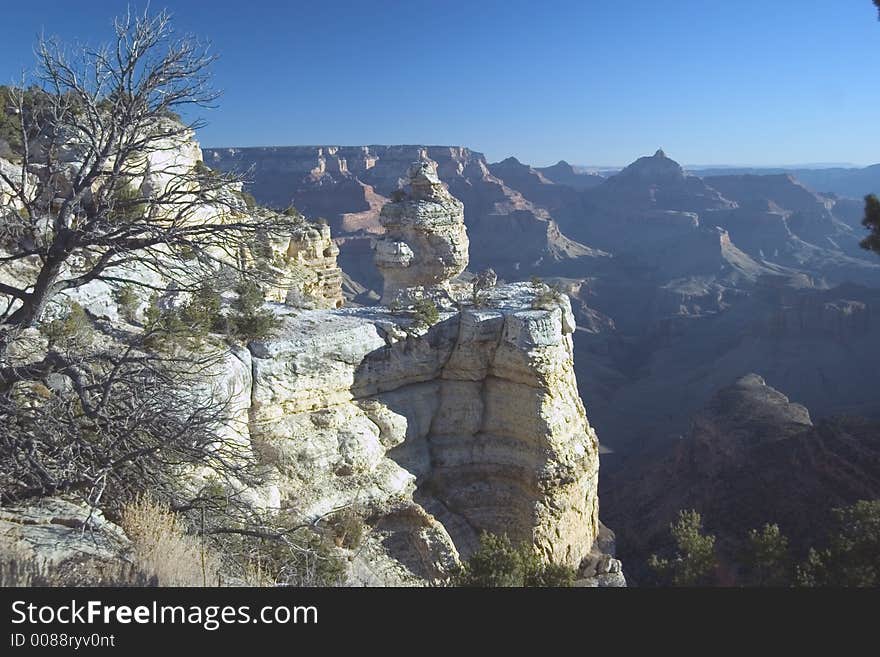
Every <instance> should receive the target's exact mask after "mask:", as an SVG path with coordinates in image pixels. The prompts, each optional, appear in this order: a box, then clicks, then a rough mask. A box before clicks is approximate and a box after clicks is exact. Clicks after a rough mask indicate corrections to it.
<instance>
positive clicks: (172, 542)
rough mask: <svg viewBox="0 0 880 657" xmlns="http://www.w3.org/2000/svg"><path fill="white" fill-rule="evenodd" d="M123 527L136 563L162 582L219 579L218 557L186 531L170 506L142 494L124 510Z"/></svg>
mask: <svg viewBox="0 0 880 657" xmlns="http://www.w3.org/2000/svg"><path fill="white" fill-rule="evenodd" d="M122 528H123V529H124V530H125V533H126V534H127V535H128V537H129V538H130V539H131V541H132V544H133V546H132V547H133V560H134V563H135V564H136V565H137V567H138V568H139V569H140V570H141V571H143V572H145V573H150V574H151V575H155V577H156V578H157V579H158V582H159V586H213V585H216V584H217V583H218V582H219V581H220V573H221V564H220V560H219V558H218V557H217V556H216V555H215V554H214V553H212V552H211V551H209V550H208V548H207V547H206V546H205V544H204V543H203V542H202V541H201V540H200V539H199V538H198V537H196V536H193V535H191V534H187V532H186V527H185V526H184V524H183V521H182V520H181V518H180V516H178V515H177V514H176V513H174V512H173V511H172V510H171V509H169V508H168V507H167V506H164V505H161V504H158V503H156V502H154V501H153V500H151V499H150V498H149V497H144V496H142V497H139V498H137V499H136V500H135V501H134V502H131V503H130V504H128V505H126V507H125V509H124V510H123V512H122Z"/></svg>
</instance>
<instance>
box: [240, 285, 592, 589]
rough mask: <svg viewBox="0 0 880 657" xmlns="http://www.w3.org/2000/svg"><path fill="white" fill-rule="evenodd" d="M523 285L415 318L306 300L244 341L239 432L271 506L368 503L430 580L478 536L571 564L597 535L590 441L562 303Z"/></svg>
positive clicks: (386, 538)
mask: <svg viewBox="0 0 880 657" xmlns="http://www.w3.org/2000/svg"><path fill="white" fill-rule="evenodd" d="M535 295H536V291H535V289H534V288H533V287H532V286H530V285H527V284H518V285H512V286H504V287H498V288H494V289H492V290H491V291H490V292H489V298H488V300H487V302H486V305H485V307H484V308H480V309H467V310H463V311H461V312H460V313H444V314H443V315H442V317H441V321H440V322H439V323H438V324H436V325H434V326H433V327H432V328H430V329H424V328H414V327H413V320H412V318H410V317H409V316H407V315H405V314H400V313H391V312H389V311H388V310H387V309H375V310H371V309H364V308H361V309H342V310H333V311H315V312H309V313H304V314H301V315H298V316H295V317H289V318H287V319H285V321H284V325H283V329H282V332H281V334H280V335H279V336H278V337H277V338H275V339H272V340H267V341H262V342H259V343H253V344H252V345H251V352H252V355H253V359H252V360H253V382H252V406H251V410H250V418H251V428H250V431H251V439H252V441H253V443H254V445H255V448H256V449H257V450H258V451H259V452H260V453H261V454H262V455H263V458H264V460H265V462H266V463H267V464H270V465H273V466H274V467H276V468H277V470H278V473H279V475H278V480H279V482H280V487H281V492H282V500H283V501H282V505H283V506H285V507H287V508H288V509H289V510H290V511H291V512H294V513H295V514H296V515H297V516H300V517H302V518H306V519H310V520H314V519H316V518H320V517H321V516H322V515H325V514H328V513H330V512H332V511H334V510H336V509H339V508H345V507H347V506H352V505H354V506H360V507H365V508H367V509H369V511H368V513H367V514H366V515H367V516H369V517H371V520H370V522H371V525H372V526H373V528H374V532H373V533H374V534H375V536H376V537H377V538H376V541H378V542H379V543H381V546H382V549H384V550H385V551H386V552H387V553H388V554H390V555H391V556H392V557H393V558H394V559H395V560H396V561H397V562H398V563H400V564H403V566H404V567H405V569H406V570H407V571H408V573H409V575H410V576H413V575H415V576H418V577H421V578H425V577H427V578H434V577H441V576H443V575H444V574H446V573H448V571H449V568H450V567H451V565H452V564H454V563H455V562H456V561H457V559H458V555H459V554H463V555H465V556H466V555H467V554H469V552H470V551H471V549H473V547H474V546H475V543H476V539H477V537H478V533H479V532H480V531H490V532H496V533H507V534H508V535H509V536H510V537H511V538H512V539H514V540H516V541H527V542H529V543H531V544H533V545H534V546H535V548H536V550H537V551H538V552H539V553H540V554H541V555H543V556H544V558H546V559H548V560H553V561H557V562H561V563H567V564H569V565H572V566H577V565H579V564H580V562H581V560H582V559H584V557H586V556H587V555H589V554H590V552H591V550H592V548H593V545H594V542H595V539H596V537H597V533H598V517H597V513H598V500H597V497H596V487H597V469H598V444H597V440H596V435H595V432H594V431H593V430H592V428H591V427H590V425H589V423H588V422H587V419H586V415H585V412H584V407H583V404H582V402H581V400H580V398H579V397H578V394H577V387H576V381H575V377H574V369H573V361H572V339H571V333H572V331H573V330H574V319H573V317H572V315H571V310H570V306H569V304H568V302H567V300H566V299H565V298H560V299H559V300H557V301H556V302H554V303H553V304H552V305H550V306H548V309H533V307H532V306H533V302H534V299H535Z"/></svg>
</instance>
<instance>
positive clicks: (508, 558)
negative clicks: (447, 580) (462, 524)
mask: <svg viewBox="0 0 880 657" xmlns="http://www.w3.org/2000/svg"><path fill="white" fill-rule="evenodd" d="M574 580H575V571H574V569H572V568H569V567H567V566H564V565H561V564H545V563H544V562H542V561H541V558H540V557H539V556H538V555H537V554H536V553H535V551H534V550H533V549H532V548H531V546H529V545H527V544H522V545H519V546H514V545H513V544H512V543H511V542H510V539H509V538H508V537H507V535H505V534H502V535H500V536H499V535H496V534H489V533H484V534H483V535H482V536H480V547H479V549H477V551H476V552H475V553H474V554H473V556H472V557H471V558H470V559H469V560H468V562H467V563H466V564H464V565H463V566H462V569H461V572H460V573H459V574H458V575H457V576H456V577H455V580H454V583H455V585H456V586H469V587H523V586H526V587H558V586H571V585H572V584H573V583H574Z"/></svg>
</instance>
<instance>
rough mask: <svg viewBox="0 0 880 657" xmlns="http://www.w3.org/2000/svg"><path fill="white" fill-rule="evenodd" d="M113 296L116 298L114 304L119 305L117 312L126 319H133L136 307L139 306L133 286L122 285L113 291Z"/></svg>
mask: <svg viewBox="0 0 880 657" xmlns="http://www.w3.org/2000/svg"><path fill="white" fill-rule="evenodd" d="M113 296H114V297H115V298H116V304H117V305H118V306H119V312H120V314H121V315H122V317H123V318H124V319H125V320H126V321H129V322H131V321H134V319H135V315H136V314H137V309H138V307H139V306H140V303H141V301H140V299H139V298H138V295H137V294H136V293H135V291H134V286H133V285H130V284H126V285H123V286H122V287H120V288H118V289H117V290H115V291H114V293H113Z"/></svg>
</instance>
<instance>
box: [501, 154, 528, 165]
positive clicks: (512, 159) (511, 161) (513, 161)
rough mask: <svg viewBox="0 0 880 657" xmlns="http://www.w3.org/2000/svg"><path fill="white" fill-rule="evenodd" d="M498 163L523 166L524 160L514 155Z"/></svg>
mask: <svg viewBox="0 0 880 657" xmlns="http://www.w3.org/2000/svg"><path fill="white" fill-rule="evenodd" d="M498 164H505V165H507V166H522V165H523V164H522V162H520V161H519V160H517V159H516V158H515V157H514V156H513V155H511V156H510V157H508V158H505V159H503V160H501V161H500V162H499V163H498Z"/></svg>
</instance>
